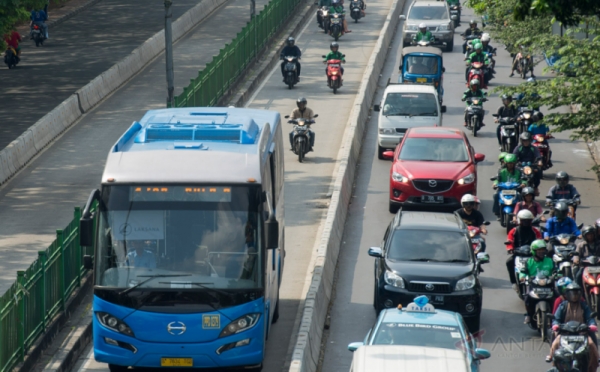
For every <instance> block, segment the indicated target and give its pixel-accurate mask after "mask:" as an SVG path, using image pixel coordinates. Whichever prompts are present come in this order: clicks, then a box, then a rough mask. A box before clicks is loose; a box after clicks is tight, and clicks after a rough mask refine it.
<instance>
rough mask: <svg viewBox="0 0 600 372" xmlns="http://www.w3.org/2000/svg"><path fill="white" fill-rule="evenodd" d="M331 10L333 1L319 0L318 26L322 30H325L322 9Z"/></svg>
mask: <svg viewBox="0 0 600 372" xmlns="http://www.w3.org/2000/svg"><path fill="white" fill-rule="evenodd" d="M323 7H327V9H329V8H331V0H319V9H318V10H317V24H318V25H319V27H320V28H323V15H322V14H321V8H323Z"/></svg>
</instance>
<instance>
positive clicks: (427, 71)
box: [398, 47, 446, 111]
mask: <svg viewBox="0 0 600 372" xmlns="http://www.w3.org/2000/svg"><path fill="white" fill-rule="evenodd" d="M400 63H401V64H400V76H399V77H398V83H409V84H430V85H433V86H435V88H436V89H437V91H438V96H439V99H440V105H441V104H442V102H443V97H444V84H443V83H444V76H443V74H444V71H446V69H445V68H444V59H443V58H442V51H441V50H440V49H439V48H434V47H406V48H404V49H402V61H401V62H400ZM442 110H444V111H445V107H444V106H442Z"/></svg>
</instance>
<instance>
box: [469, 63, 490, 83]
mask: <svg viewBox="0 0 600 372" xmlns="http://www.w3.org/2000/svg"><path fill="white" fill-rule="evenodd" d="M484 67H485V66H484V65H483V63H482V62H471V65H470V67H469V74H468V79H467V87H468V86H469V82H470V81H471V80H473V79H478V80H479V84H481V89H487V81H486V79H485V71H484Z"/></svg>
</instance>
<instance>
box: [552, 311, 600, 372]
mask: <svg viewBox="0 0 600 372" xmlns="http://www.w3.org/2000/svg"><path fill="white" fill-rule="evenodd" d="M593 315H594V316H596V314H593ZM558 334H559V335H560V346H559V349H566V351H568V352H569V354H571V355H573V361H572V364H571V368H572V370H573V371H587V370H588V364H589V357H590V355H589V354H590V349H589V346H588V337H589V336H588V334H589V327H588V325H587V324H585V323H579V322H578V321H575V320H572V321H570V322H567V323H564V324H561V325H559V326H558Z"/></svg>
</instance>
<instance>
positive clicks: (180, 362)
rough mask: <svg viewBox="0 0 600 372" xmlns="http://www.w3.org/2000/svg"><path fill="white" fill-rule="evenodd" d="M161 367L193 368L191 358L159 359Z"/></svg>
mask: <svg viewBox="0 0 600 372" xmlns="http://www.w3.org/2000/svg"><path fill="white" fill-rule="evenodd" d="M160 366H161V367H193V366H194V361H193V359H192V358H160Z"/></svg>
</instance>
